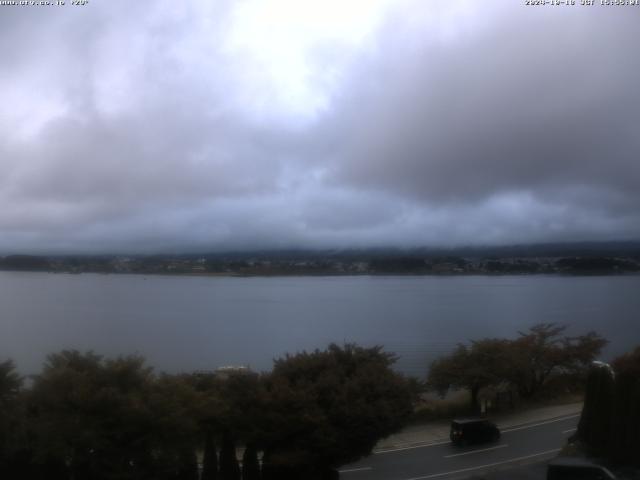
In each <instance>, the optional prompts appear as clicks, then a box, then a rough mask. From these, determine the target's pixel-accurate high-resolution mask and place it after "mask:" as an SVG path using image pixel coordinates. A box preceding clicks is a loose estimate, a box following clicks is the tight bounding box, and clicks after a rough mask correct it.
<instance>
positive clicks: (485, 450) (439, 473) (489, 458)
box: [340, 415, 579, 480]
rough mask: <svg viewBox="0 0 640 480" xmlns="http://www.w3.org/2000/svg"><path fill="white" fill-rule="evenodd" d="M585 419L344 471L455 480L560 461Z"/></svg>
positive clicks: (384, 456) (381, 458) (379, 456)
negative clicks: (561, 454) (580, 421)
mask: <svg viewBox="0 0 640 480" xmlns="http://www.w3.org/2000/svg"><path fill="white" fill-rule="evenodd" d="M578 419H579V415H571V416H566V417H561V418H557V419H550V420H546V421H542V422H538V423H533V424H528V425H521V426H518V427H512V428H507V429H504V430H502V437H501V438H500V440H499V441H498V442H495V443H485V444H481V445H473V446H468V447H455V446H453V445H451V443H450V442H448V441H447V442H441V443H436V444H432V445H426V446H419V447H407V448H398V449H394V450H387V451H385V452H378V453H375V454H373V455H371V456H369V457H367V458H365V459H363V460H361V461H359V462H357V463H353V464H351V465H347V466H344V467H342V468H341V469H340V478H341V479H343V480H428V479H435V480H454V479H458V478H468V477H472V476H476V477H477V476H479V475H481V474H483V473H486V472H489V471H494V470H501V469H505V468H511V467H515V466H518V465H521V464H523V463H528V462H536V461H543V460H548V459H549V458H551V457H554V456H555V455H556V454H557V453H558V451H559V450H560V448H561V447H562V446H563V445H564V444H565V443H566V441H567V438H568V437H569V436H570V435H571V434H572V433H573V432H575V428H576V426H577V423H578Z"/></svg>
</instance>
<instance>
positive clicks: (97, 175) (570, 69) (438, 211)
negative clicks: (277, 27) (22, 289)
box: [0, 1, 640, 253]
mask: <svg viewBox="0 0 640 480" xmlns="http://www.w3.org/2000/svg"><path fill="white" fill-rule="evenodd" d="M143 3H144V5H143ZM408 5H409V7H407V8H413V9H419V8H423V7H422V3H421V2H415V3H411V2H409V3H408ZM440 5H441V7H442V8H443V9H445V7H444V5H445V4H444V3H442V4H440ZM488 5H490V6H491V8H489V9H487V11H486V12H483V11H482V10H477V12H476V15H477V18H475V20H477V21H475V22H471V23H469V24H467V23H464V22H462V23H461V26H460V28H459V30H456V31H455V32H454V33H453V34H449V33H447V34H446V35H445V34H443V33H442V32H441V31H439V30H437V29H429V28H423V27H424V26H423V25H421V24H418V26H416V25H411V22H410V20H411V18H412V11H411V10H406V11H404V10H402V9H400V10H397V11H396V14H395V15H393V16H390V17H389V20H388V22H387V23H386V24H385V25H384V26H383V27H382V28H381V29H380V30H379V31H377V32H376V37H375V38H376V42H375V45H374V47H372V48H370V49H366V48H365V47H362V50H361V51H359V50H355V51H353V52H345V51H336V49H335V45H336V44H335V42H327V44H326V45H319V46H318V47H317V48H316V49H315V50H314V51H313V52H311V55H312V58H311V59H310V62H316V63H315V64H314V65H315V66H316V67H317V68H319V69H321V70H322V72H323V74H322V75H321V78H319V79H316V80H317V82H316V83H318V84H319V85H320V87H319V88H325V89H326V92H325V93H327V98H328V103H327V106H326V108H325V109H324V110H322V111H319V112H316V113H315V114H314V115H313V116H311V117H309V118H306V119H301V118H299V117H298V116H296V115H294V114H287V113H286V112H285V113H283V112H281V111H275V110H274V111H269V110H268V109H267V110H266V111H265V108H267V107H265V106H264V105H262V104H259V102H257V101H255V105H254V103H253V102H254V99H253V97H252V94H253V93H254V92H253V90H252V88H254V87H255V86H256V85H257V86H261V82H262V81H263V80H264V82H265V83H266V82H267V79H266V78H265V79H263V78H262V77H257V78H254V76H255V75H256V71H257V70H256V69H246V65H245V63H244V59H243V58H238V57H237V56H235V55H240V54H230V53H229V51H228V50H227V49H226V48H225V45H224V39H225V35H226V34H227V33H228V28H230V27H229V24H230V23H229V19H230V18H231V15H232V13H233V8H234V7H233V2H217V3H216V2H214V3H211V4H209V3H206V2H201V3H199V2H195V3H193V4H190V5H182V4H178V3H176V2H168V1H167V2H158V3H154V4H153V5H150V4H147V3H146V2H137V3H136V4H135V5H132V4H130V3H125V2H115V1H114V2H109V3H108V4H107V3H106V2H105V3H100V4H96V7H95V8H93V7H92V9H86V10H84V11H82V10H80V9H79V10H77V11H73V12H69V11H68V10H55V9H53V10H52V11H51V12H52V13H50V14H47V15H44V14H43V13H40V12H37V13H33V14H31V13H27V11H26V10H21V9H13V10H12V9H7V10H6V12H7V15H5V10H3V12H2V16H1V17H0V41H1V42H3V44H7V43H8V44H12V43H15V42H20V43H21V44H22V43H24V48H22V49H21V50H20V54H16V50H14V49H6V50H3V52H2V53H0V78H2V79H3V80H4V81H5V85H6V88H5V89H4V90H3V91H2V92H0V100H2V102H1V106H0V111H2V109H4V111H3V112H2V113H3V115H2V116H0V127H1V128H0V168H1V169H2V175H1V176H0V201H1V202H2V204H3V205H4V209H3V210H2V211H0V231H1V232H2V239H1V240H0V253H1V252H9V251H17V250H20V249H23V250H24V249H26V250H29V251H46V250H47V249H49V250H54V251H122V252H126V251H136V252H145V251H162V250H180V249H200V250H202V249H217V248H221V249H226V248H233V249H238V248H254V247H259V248H278V247H286V248H288V247H324V246H345V247H349V246H387V245H398V246H418V245H429V244H458V245H460V244H469V243H508V242H537V241H554V240H606V239H629V238H638V237H640V215H639V214H638V213H637V212H638V211H640V210H639V208H638V207H640V194H639V193H638V192H640V189H639V188H638V187H639V186H640V163H639V162H638V158H640V141H639V140H638V138H640V137H639V136H638V131H639V130H640V117H639V115H638V105H639V104H640V91H639V90H638V87H637V85H638V84H637V82H638V78H639V77H640V60H639V59H638V57H637V55H634V52H633V47H634V45H635V44H636V43H637V40H638V33H637V21H638V16H639V15H640V9H626V8H624V9H623V8H619V9H614V8H611V9H606V8H600V7H595V8H594V9H591V10H587V9H579V8H577V9H569V8H566V9H564V11H562V12H561V11H559V10H555V11H554V10H553V9H546V10H544V9H539V10H536V11H533V10H531V9H526V8H524V7H523V6H522V5H517V6H516V5H515V4H514V5H511V6H508V7H507V6H505V4H504V3H500V2H495V3H489V4H488ZM543 10H544V11H543ZM416 11H417V10H416ZM435 25H437V23H436V24H435ZM3 27H5V28H3ZM445 33H446V32H445ZM25 39H29V42H25ZM43 45H47V46H48V48H47V49H44V50H43V48H42V46H43ZM347 59H350V60H349V61H348V62H347ZM334 61H335V62H337V63H339V64H340V65H342V66H344V65H347V64H348V65H349V67H348V68H346V67H345V69H343V70H342V71H340V72H339V74H336V75H329V74H328V73H327V72H326V71H325V70H328V69H330V68H331V65H332V64H333V62H334ZM327 78H332V79H333V80H332V82H333V83H331V82H328V81H327ZM327 82H328V83H327ZM324 83H327V85H324ZM329 83H331V85H329ZM25 85H26V86H28V87H29V88H28V89H27V88H25ZM255 88H257V87H255ZM25 91H27V92H31V94H29V95H25ZM265 91H267V92H268V91H269V89H268V88H267V87H265ZM266 105H267V106H268V105H269V103H267V104H266ZM25 119H26V120H25Z"/></svg>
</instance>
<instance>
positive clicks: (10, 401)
mask: <svg viewBox="0 0 640 480" xmlns="http://www.w3.org/2000/svg"><path fill="white" fill-rule="evenodd" d="M21 387H22V378H21V377H20V376H19V375H18V373H17V372H16V371H15V365H14V363H13V362H12V361H11V360H7V361H5V362H0V477H2V476H3V475H2V473H3V472H5V473H6V474H7V476H8V473H10V472H13V471H14V469H16V468H19V464H20V463H22V462H20V461H19V457H20V456H21V455H22V454H23V453H22V449H23V447H24V440H25V439H24V433H25V432H24V430H23V427H24V422H23V414H24V411H23V408H22V405H21V404H20V389H21Z"/></svg>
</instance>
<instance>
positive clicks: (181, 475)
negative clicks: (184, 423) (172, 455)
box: [177, 449, 198, 480]
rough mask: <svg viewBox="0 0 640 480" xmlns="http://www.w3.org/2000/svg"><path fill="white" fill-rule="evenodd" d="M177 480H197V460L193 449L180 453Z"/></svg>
mask: <svg viewBox="0 0 640 480" xmlns="http://www.w3.org/2000/svg"><path fill="white" fill-rule="evenodd" d="M177 480H198V458H197V457H196V452H195V451H194V450H193V449H184V450H183V451H181V452H180V458H179V470H178V475H177Z"/></svg>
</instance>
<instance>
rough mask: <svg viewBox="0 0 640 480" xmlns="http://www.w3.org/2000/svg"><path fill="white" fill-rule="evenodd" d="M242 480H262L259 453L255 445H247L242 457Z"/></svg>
mask: <svg viewBox="0 0 640 480" xmlns="http://www.w3.org/2000/svg"><path fill="white" fill-rule="evenodd" d="M242 480H260V463H259V462H258V451H257V450H256V448H255V446H254V445H253V444H249V445H247V448H246V449H245V450H244V455H243V456H242Z"/></svg>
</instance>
